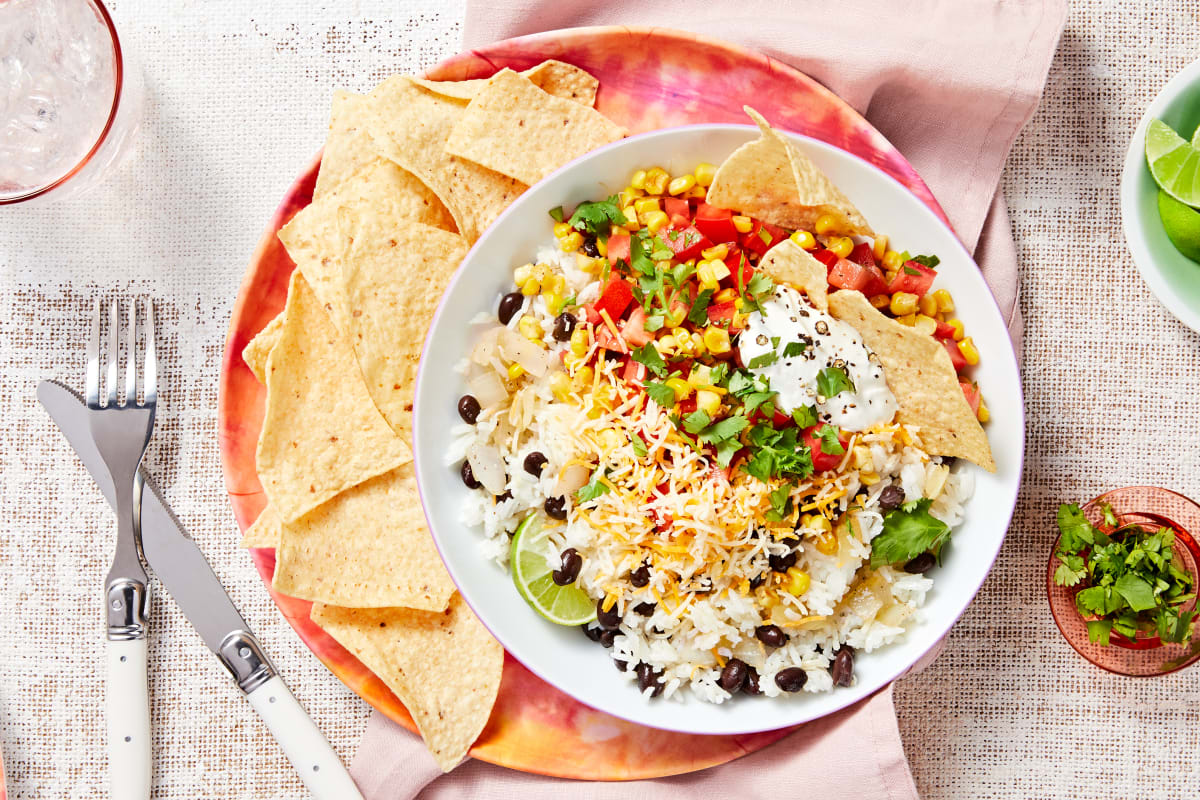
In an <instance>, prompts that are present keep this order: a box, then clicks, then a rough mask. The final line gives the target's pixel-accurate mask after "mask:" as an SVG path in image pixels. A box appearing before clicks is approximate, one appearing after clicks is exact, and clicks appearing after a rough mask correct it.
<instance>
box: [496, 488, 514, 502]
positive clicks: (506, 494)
mask: <svg viewBox="0 0 1200 800" xmlns="http://www.w3.org/2000/svg"><path fill="white" fill-rule="evenodd" d="M505 500H512V490H511V489H506V490H505V491H504V494H498V495H496V502H497V503H503V502H504V501H505Z"/></svg>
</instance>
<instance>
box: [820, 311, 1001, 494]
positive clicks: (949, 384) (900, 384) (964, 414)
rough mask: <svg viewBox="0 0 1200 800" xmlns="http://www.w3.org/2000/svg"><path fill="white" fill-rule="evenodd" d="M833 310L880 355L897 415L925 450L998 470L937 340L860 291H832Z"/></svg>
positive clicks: (946, 354)
mask: <svg viewBox="0 0 1200 800" xmlns="http://www.w3.org/2000/svg"><path fill="white" fill-rule="evenodd" d="M829 313H830V314H832V315H833V316H834V317H835V318H836V319H840V320H842V321H844V322H847V323H849V324H850V325H851V326H853V327H854V329H855V330H857V331H858V332H859V333H860V334H862V337H863V341H864V342H865V343H866V345H867V347H869V348H870V349H871V350H873V351H874V352H875V354H876V355H877V356H879V359H880V361H881V362H882V363H883V374H884V376H885V377H886V378H887V384H888V388H889V389H891V390H892V394H894V395H896V401H897V402H898V403H899V404H900V411H899V413H898V415H897V416H898V419H899V420H900V422H901V423H903V424H904V425H912V426H914V427H917V428H919V429H920V430H919V431H918V434H919V436H920V437H921V444H922V446H923V448H924V449H925V451H926V452H927V453H931V454H933V455H939V456H954V457H956V458H965V459H966V460H968V461H971V462H974V463H975V464H978V465H979V466H981V467H983V468H984V469H986V470H987V471H988V472H995V471H996V462H995V461H994V460H993V459H992V449H991V447H990V446H989V445H988V440H987V434H986V433H984V432H983V426H982V425H980V424H979V420H978V419H976V417H975V414H974V412H972V411H971V406H970V405H968V404H967V398H966V397H965V396H964V395H963V391H962V388H961V387H960V386H959V385H958V374H957V373H956V372H955V371H954V365H953V364H951V363H950V354H949V353H947V352H946V348H945V347H943V346H942V345H941V344H940V343H939V342H938V341H937V340H936V339H934V338H933V337H932V336H929V335H927V334H924V333H920V332H919V331H917V329H916V328H910V327H909V326H907V325H901V324H900V323H899V322H896V321H895V320H894V319H890V318H888V317H885V316H884V315H883V314H881V313H880V312H879V311H878V310H877V309H876V308H875V307H874V306H872V305H871V303H870V302H869V301H868V300H867V298H866V297H864V296H863V294H862V292H853V291H847V290H842V291H839V292H834V293H833V294H831V295H830V296H829Z"/></svg>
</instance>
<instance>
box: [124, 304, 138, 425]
mask: <svg viewBox="0 0 1200 800" xmlns="http://www.w3.org/2000/svg"><path fill="white" fill-rule="evenodd" d="M137 362H138V360H137V300H136V299H135V300H131V301H129V348H128V349H127V350H126V351H125V405H127V406H135V405H137Z"/></svg>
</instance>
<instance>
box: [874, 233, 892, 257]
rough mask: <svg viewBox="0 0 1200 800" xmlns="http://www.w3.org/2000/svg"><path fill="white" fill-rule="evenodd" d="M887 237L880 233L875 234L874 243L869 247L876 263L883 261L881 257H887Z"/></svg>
mask: <svg viewBox="0 0 1200 800" xmlns="http://www.w3.org/2000/svg"><path fill="white" fill-rule="evenodd" d="M887 249H888V237H887V236H886V235H884V234H882V233H880V234H876V236H875V242H874V243H873V244H872V246H871V253H872V255H874V256H875V260H876V261H883V257H884V256H886V255H887Z"/></svg>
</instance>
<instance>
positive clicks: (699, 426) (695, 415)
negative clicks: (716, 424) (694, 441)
mask: <svg viewBox="0 0 1200 800" xmlns="http://www.w3.org/2000/svg"><path fill="white" fill-rule="evenodd" d="M709 422H712V417H710V416H709V415H708V413H707V412H704V411H693V412H692V413H690V414H688V415H687V416H686V417H685V418H684V420H683V429H684V430H685V431H687V432H688V433H693V434H694V433H699V432H700V431H702V430H704V429H705V428H706V427H708V423H709Z"/></svg>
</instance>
